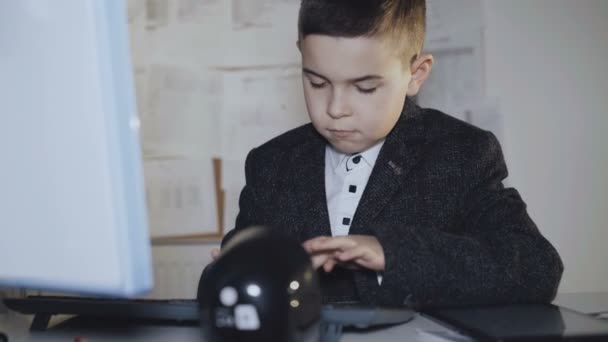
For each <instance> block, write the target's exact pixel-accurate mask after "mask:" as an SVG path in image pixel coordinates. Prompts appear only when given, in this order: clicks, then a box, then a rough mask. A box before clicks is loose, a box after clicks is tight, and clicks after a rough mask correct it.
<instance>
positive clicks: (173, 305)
mask: <svg viewBox="0 0 608 342" xmlns="http://www.w3.org/2000/svg"><path fill="white" fill-rule="evenodd" d="M4 304H5V305H6V306H7V307H8V308H9V309H11V310H14V311H17V312H20V313H22V314H26V315H36V316H35V317H34V321H33V322H32V326H31V330H45V329H46V328H47V326H48V323H49V320H50V318H51V316H53V315H82V316H94V317H107V318H113V319H134V320H135V319H137V320H152V321H154V320H155V321H170V322H175V323H183V324H188V323H191V324H194V325H198V324H199V321H200V320H199V318H200V314H199V307H198V302H197V301H196V300H194V299H171V300H154V299H113V298H85V297H60V296H29V297H27V298H7V299H4Z"/></svg>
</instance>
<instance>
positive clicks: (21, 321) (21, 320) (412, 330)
mask: <svg viewBox="0 0 608 342" xmlns="http://www.w3.org/2000/svg"><path fill="white" fill-rule="evenodd" d="M30 321H31V318H30V317H26V316H21V315H14V316H12V318H11V319H8V320H5V322H4V323H5V324H2V321H0V327H1V328H2V329H5V330H6V331H5V332H6V333H7V335H8V336H9V341H10V342H13V341H32V342H59V341H73V340H74V338H75V337H84V338H86V339H87V341H88V342H96V341H152V342H154V341H159V342H160V341H163V342H165V341H186V342H187V341H193V342H194V341H196V342H200V341H201V340H202V337H201V332H200V329H199V328H197V327H167V326H142V325H139V326H126V325H123V326H110V327H90V326H77V327H74V326H70V325H69V324H67V325H66V326H61V325H60V326H59V327H57V328H54V329H52V330H49V331H45V332H34V333H31V332H29V331H28V328H29V323H30ZM419 330H424V331H448V329H446V328H445V327H443V326H442V325H440V324H438V323H436V322H435V321H433V320H432V319H430V318H427V317H425V316H423V315H419V314H417V315H416V316H415V317H414V319H413V320H412V321H410V322H409V323H407V324H403V325H399V326H395V327H391V328H387V329H382V330H376V331H373V332H363V333H345V334H344V335H343V337H342V340H341V342H342V341H343V342H362V341H376V342H379V341H391V342H394V341H413V342H416V341H422V336H421V335H420V334H419V332H418V331H419Z"/></svg>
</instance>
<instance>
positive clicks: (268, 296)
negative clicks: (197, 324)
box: [197, 227, 321, 342]
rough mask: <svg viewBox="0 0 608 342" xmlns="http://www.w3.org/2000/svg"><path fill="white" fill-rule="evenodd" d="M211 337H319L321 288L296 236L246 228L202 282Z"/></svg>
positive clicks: (298, 341) (302, 340)
mask: <svg viewBox="0 0 608 342" xmlns="http://www.w3.org/2000/svg"><path fill="white" fill-rule="evenodd" d="M197 297H198V300H199V302H200V305H201V323H202V328H203V331H204V333H205V336H206V339H207V340H208V341H214V342H216V341H217V342H224V341H230V342H239V341H248V342H249V341H251V342H253V341H264V342H265V341H285V342H287V341H289V342H308V341H311V342H312V341H314V342H317V341H318V340H319V323H320V318H321V287H320V284H319V280H318V278H317V273H316V272H315V270H314V268H313V267H312V264H311V262H310V257H309V256H308V254H307V253H306V251H305V250H304V248H302V246H301V245H300V244H299V243H297V242H296V241H295V240H293V239H291V238H289V237H287V236H284V235H281V234H279V233H277V232H276V231H272V230H270V229H267V228H263V227H251V228H247V229H243V230H242V231H240V232H239V233H238V234H236V236H234V238H232V239H231V240H230V241H229V242H228V244H227V245H226V246H224V248H223V249H222V253H221V254H220V256H219V257H218V258H217V260H215V261H214V262H213V263H212V264H211V265H210V266H208V267H207V268H206V269H205V271H204V272H203V274H202V275H201V280H200V282H199V288H198V296H197Z"/></svg>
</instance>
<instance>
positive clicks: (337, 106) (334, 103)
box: [327, 92, 350, 119]
mask: <svg viewBox="0 0 608 342" xmlns="http://www.w3.org/2000/svg"><path fill="white" fill-rule="evenodd" d="M327 114H328V115H329V116H331V117H332V118H333V119H339V118H341V117H343V116H349V115H350V108H349V107H348V104H347V101H345V99H344V95H342V94H337V92H334V94H332V97H331V99H330V100H329V103H328V104H327Z"/></svg>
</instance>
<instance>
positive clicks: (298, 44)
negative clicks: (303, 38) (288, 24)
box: [296, 39, 302, 52]
mask: <svg viewBox="0 0 608 342" xmlns="http://www.w3.org/2000/svg"><path fill="white" fill-rule="evenodd" d="M296 46H297V47H298V51H300V52H302V49H301V48H300V39H298V40H296Z"/></svg>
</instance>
